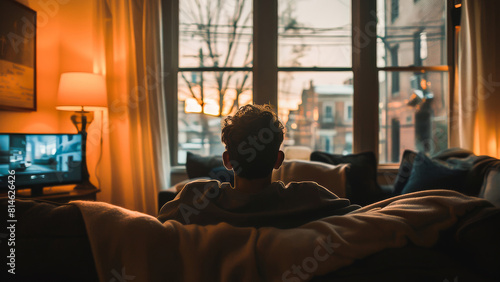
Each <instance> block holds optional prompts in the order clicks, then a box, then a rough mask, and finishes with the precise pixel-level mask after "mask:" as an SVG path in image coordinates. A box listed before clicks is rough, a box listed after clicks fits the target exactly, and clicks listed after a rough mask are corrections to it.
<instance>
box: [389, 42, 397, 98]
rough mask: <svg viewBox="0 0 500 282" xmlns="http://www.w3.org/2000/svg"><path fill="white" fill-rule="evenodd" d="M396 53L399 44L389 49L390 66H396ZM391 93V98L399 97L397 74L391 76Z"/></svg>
mask: <svg viewBox="0 0 500 282" xmlns="http://www.w3.org/2000/svg"><path fill="white" fill-rule="evenodd" d="M398 52H399V44H396V45H394V47H392V48H390V53H391V64H392V66H398ZM391 80H392V82H391V86H392V89H391V93H392V95H393V96H396V95H399V73H397V72H393V73H392V75H391Z"/></svg>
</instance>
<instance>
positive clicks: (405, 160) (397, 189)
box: [394, 150, 417, 195]
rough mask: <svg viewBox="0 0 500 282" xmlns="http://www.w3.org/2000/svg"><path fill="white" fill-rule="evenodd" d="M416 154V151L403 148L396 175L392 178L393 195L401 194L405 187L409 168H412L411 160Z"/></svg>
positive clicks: (409, 173)
mask: <svg viewBox="0 0 500 282" xmlns="http://www.w3.org/2000/svg"><path fill="white" fill-rule="evenodd" d="M416 156H417V152H414V151H411V150H405V151H404V152H403V157H402V158H401V164H400V165H399V170H398V175H396V179H395V180H394V195H401V192H402V191H403V189H404V188H405V185H406V183H408V180H409V179H410V175H411V170H412V168H413V161H414V160H415V157H416Z"/></svg>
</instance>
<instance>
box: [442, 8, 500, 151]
mask: <svg viewBox="0 0 500 282" xmlns="http://www.w3.org/2000/svg"><path fill="white" fill-rule="evenodd" d="M462 9H463V11H462V23H461V31H460V36H459V58H458V91H456V93H454V101H455V103H454V109H453V114H452V117H451V118H452V119H451V133H452V136H451V140H452V142H451V145H452V146H459V147H463V148H467V149H470V150H473V151H474V153H476V154H478V155H490V156H496V157H500V51H499V46H500V28H499V27H500V17H499V16H498V11H500V1H491V0H464V1H463V5H462Z"/></svg>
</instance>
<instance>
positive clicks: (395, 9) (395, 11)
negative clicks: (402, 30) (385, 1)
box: [391, 0, 399, 23]
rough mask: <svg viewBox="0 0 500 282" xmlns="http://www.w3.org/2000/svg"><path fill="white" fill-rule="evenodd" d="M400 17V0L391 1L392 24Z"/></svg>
mask: <svg viewBox="0 0 500 282" xmlns="http://www.w3.org/2000/svg"><path fill="white" fill-rule="evenodd" d="M398 17H399V0H391V22H392V23H394V21H395V20H396V19H397V18H398Z"/></svg>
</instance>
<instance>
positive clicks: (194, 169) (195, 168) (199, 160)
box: [186, 152, 223, 178]
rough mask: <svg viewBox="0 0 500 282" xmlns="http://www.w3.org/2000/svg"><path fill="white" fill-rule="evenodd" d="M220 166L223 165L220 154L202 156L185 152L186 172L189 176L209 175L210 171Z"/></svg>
mask: <svg viewBox="0 0 500 282" xmlns="http://www.w3.org/2000/svg"><path fill="white" fill-rule="evenodd" d="M220 166H223V163H222V156H208V157H203V156H200V155H197V154H193V153H191V152H187V156H186V173H187V175H188V177H189V178H197V177H210V171H211V170H212V169H214V168H216V167H220Z"/></svg>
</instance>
